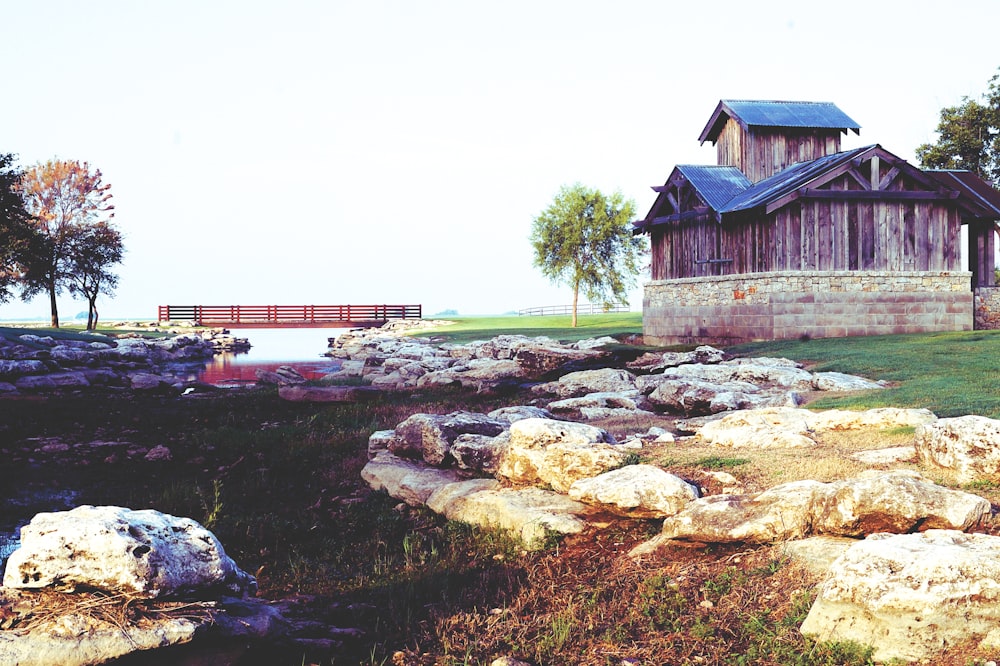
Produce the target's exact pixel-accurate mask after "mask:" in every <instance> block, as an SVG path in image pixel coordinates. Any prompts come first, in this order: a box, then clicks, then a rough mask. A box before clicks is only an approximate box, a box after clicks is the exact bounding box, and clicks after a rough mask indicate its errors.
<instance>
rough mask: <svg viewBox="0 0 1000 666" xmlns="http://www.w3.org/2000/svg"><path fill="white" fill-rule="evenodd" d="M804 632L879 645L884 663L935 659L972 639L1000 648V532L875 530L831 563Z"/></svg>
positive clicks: (878, 652)
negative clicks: (893, 660)
mask: <svg viewBox="0 0 1000 666" xmlns="http://www.w3.org/2000/svg"><path fill="white" fill-rule="evenodd" d="M801 630H802V633H803V634H806V635H808V636H812V637H815V638H816V639H818V640H822V641H855V642H858V643H862V644H865V645H871V646H874V648H875V654H874V658H875V660H877V661H879V662H883V661H889V660H892V659H900V660H903V661H918V660H933V659H934V657H935V656H936V655H937V654H938V653H939V652H941V651H942V650H944V649H945V648H946V647H949V646H953V645H959V644H962V643H966V642H968V641H972V642H973V644H975V643H979V646H980V647H982V648H988V649H992V650H994V651H995V650H996V649H997V647H1000V537H996V536H991V535H986V534H965V533H963V532H958V531H955V530H928V531H926V532H923V533H920V534H873V535H871V536H869V537H868V538H867V539H865V540H864V541H861V542H859V543H857V544H855V545H853V546H851V548H850V549H848V550H847V552H846V553H844V555H843V556H841V557H840V558H839V559H837V560H836V561H835V562H834V563H833V564H832V566H831V568H830V571H829V575H828V577H827V578H826V581H825V582H824V583H823V584H822V585H821V587H820V590H819V596H818V597H817V599H816V601H815V603H814V604H813V607H812V609H811V610H810V611H809V615H808V616H807V617H806V619H805V621H804V622H803V623H802V628H801Z"/></svg>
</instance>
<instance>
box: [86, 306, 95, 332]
mask: <svg viewBox="0 0 1000 666" xmlns="http://www.w3.org/2000/svg"><path fill="white" fill-rule="evenodd" d="M95 300H96V299H88V300H87V330H88V331H93V330H94V329H95V328H97V303H95Z"/></svg>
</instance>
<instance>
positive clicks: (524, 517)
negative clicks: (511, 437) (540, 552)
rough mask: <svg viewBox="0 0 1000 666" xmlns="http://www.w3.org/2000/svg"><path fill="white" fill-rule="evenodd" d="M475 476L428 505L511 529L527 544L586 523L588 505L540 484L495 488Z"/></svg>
mask: <svg viewBox="0 0 1000 666" xmlns="http://www.w3.org/2000/svg"><path fill="white" fill-rule="evenodd" d="M491 483H496V482H495V481H489V480H483V479H476V480H472V481H466V482H464V483H459V484H452V485H450V486H444V487H442V488H441V489H440V490H439V491H438V492H436V493H435V494H434V495H432V496H431V497H430V498H429V499H428V501H427V505H428V507H430V508H431V509H433V510H434V511H437V512H438V513H441V514H443V515H444V516H445V517H447V518H448V519H450V520H458V521H461V522H464V523H469V524H472V525H480V526H482V527H489V528H499V529H503V530H507V531H510V532H512V533H513V534H514V535H515V536H517V537H518V538H520V539H521V540H522V542H523V543H524V545H525V547H526V548H529V549H538V548H542V547H544V546H545V544H546V542H547V540H548V537H549V536H551V535H553V534H556V535H566V534H579V533H580V532H582V531H583V530H584V528H585V527H586V526H587V522H586V520H585V516H586V514H587V513H588V508H587V505H585V504H583V503H581V502H577V501H575V500H572V499H570V498H569V497H566V496H565V495H560V494H558V493H554V492H551V491H548V490H543V489H541V488H518V489H515V488H496V487H495V486H491V485H489V484H491Z"/></svg>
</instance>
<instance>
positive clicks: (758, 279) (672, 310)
mask: <svg viewBox="0 0 1000 666" xmlns="http://www.w3.org/2000/svg"><path fill="white" fill-rule="evenodd" d="M970 280H971V273H968V272H965V271H955V272H907V273H894V272H884V271H868V272H861V271H830V272H775V273H755V274H744V275H726V276H719V277H706V278H684V279H680V280H658V281H654V282H650V283H648V284H647V285H646V289H645V296H644V299H643V333H644V336H645V338H646V341H647V343H648V344H672V343H680V342H699V343H701V342H707V343H715V344H727V343H735V342H743V341H748V340H773V339H779V338H795V337H800V336H809V337H814V338H827V337H843V336H848V335H886V334H890V333H922V332H928V331H958V330H969V329H971V328H972V325H973V298H972V291H971V290H970V287H969V283H970ZM996 298H997V300H996V305H995V306H994V308H995V309H994V310H993V311H994V312H996V313H997V319H998V324H997V325H998V326H1000V293H998V294H997V295H996Z"/></svg>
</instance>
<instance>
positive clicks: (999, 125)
mask: <svg viewBox="0 0 1000 666" xmlns="http://www.w3.org/2000/svg"><path fill="white" fill-rule="evenodd" d="M937 133H938V141H937V143H935V144H930V143H925V144H923V145H921V146H919V147H918V148H917V159H919V160H920V164H921V165H923V166H924V167H931V168H939V169H967V170H968V171H972V172H974V173H976V174H978V175H979V176H980V177H981V178H984V179H985V180H988V181H991V182H992V183H993V184H994V185H996V184H997V183H1000V75H994V76H993V78H992V79H990V84H989V89H988V90H987V92H986V93H985V94H984V95H982V98H981V99H979V100H977V99H969V98H968V97H963V98H962V103H961V104H959V105H958V106H949V107H946V108H944V109H941V120H940V122H939V123H938V126H937Z"/></svg>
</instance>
